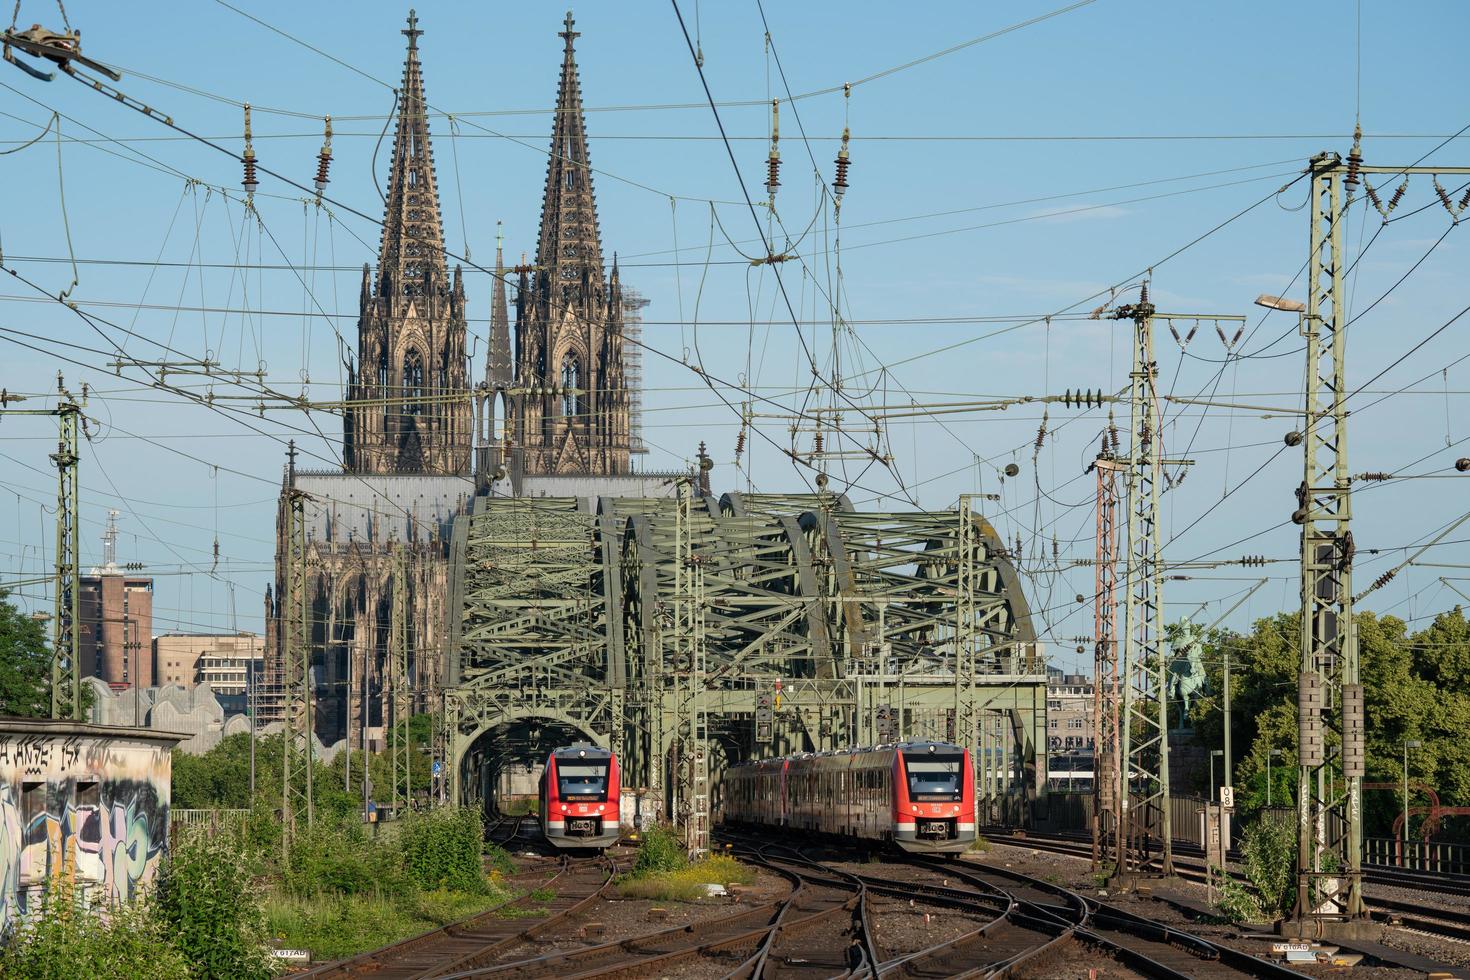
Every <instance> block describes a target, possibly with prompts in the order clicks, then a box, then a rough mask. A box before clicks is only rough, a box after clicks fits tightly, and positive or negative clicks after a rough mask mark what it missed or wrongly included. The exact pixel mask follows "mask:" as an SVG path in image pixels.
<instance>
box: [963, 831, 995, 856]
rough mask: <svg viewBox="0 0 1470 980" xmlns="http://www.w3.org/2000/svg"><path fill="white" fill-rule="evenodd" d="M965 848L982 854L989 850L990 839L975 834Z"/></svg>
mask: <svg viewBox="0 0 1470 980" xmlns="http://www.w3.org/2000/svg"><path fill="white" fill-rule="evenodd" d="M965 850H967V851H971V852H973V853H976V854H984V853H985V852H986V851H988V850H990V841H988V840H986V839H985V838H984V837H982V836H980V835H979V834H976V835H975V839H974V840H972V841H971V842H970V846H969V847H967V848H965Z"/></svg>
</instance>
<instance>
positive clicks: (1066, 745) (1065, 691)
mask: <svg viewBox="0 0 1470 980" xmlns="http://www.w3.org/2000/svg"><path fill="white" fill-rule="evenodd" d="M1047 674H1048V675H1047V684H1046V744H1047V756H1048V762H1047V782H1048V783H1049V785H1050V786H1051V788H1052V789H1074V790H1087V789H1090V788H1091V787H1092V777H1093V773H1094V772H1095V771H1096V768H1095V766H1096V755H1095V750H1096V738H1095V737H1094V735H1093V730H1092V719H1093V713H1094V712H1093V703H1092V697H1093V685H1092V678H1091V677H1088V676H1087V675H1086V674H1064V673H1062V672H1061V671H1059V670H1054V671H1048V672H1047Z"/></svg>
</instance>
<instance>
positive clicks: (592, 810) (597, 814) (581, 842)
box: [541, 744, 622, 849]
mask: <svg viewBox="0 0 1470 980" xmlns="http://www.w3.org/2000/svg"><path fill="white" fill-rule="evenodd" d="M618 777H619V773H618V757H617V756H616V755H614V754H613V753H612V752H609V751H608V750H607V749H600V748H597V747H596V746H593V745H584V744H579V745H573V746H570V747H568V748H562V749H557V750H555V751H554V752H552V753H551V756H550V758H548V759H547V760H546V771H545V772H543V773H542V774H541V832H542V834H543V835H544V836H545V837H546V842H547V843H548V844H550V845H551V846H552V847H559V848H593V849H602V848H605V847H611V846H612V845H613V844H616V843H617V842H618V839H619V837H621V836H622V833H621V830H620V829H619V825H618V802H619V798H620V796H621V793H622V787H621V786H620V785H619V780H618Z"/></svg>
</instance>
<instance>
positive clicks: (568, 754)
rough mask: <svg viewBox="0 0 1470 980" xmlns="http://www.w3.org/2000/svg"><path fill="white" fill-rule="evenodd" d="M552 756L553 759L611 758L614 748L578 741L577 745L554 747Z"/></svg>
mask: <svg viewBox="0 0 1470 980" xmlns="http://www.w3.org/2000/svg"><path fill="white" fill-rule="evenodd" d="M551 757H552V758H553V759H610V758H612V750H611V749H604V748H602V747H600V746H597V745H590V744H588V743H586V742H578V743H577V744H575V745H563V746H562V747H561V748H559V749H552V750H551Z"/></svg>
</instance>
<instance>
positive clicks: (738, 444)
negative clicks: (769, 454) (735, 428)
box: [735, 425, 745, 459]
mask: <svg viewBox="0 0 1470 980" xmlns="http://www.w3.org/2000/svg"><path fill="white" fill-rule="evenodd" d="M743 452H745V426H743V425H742V426H741V427H740V433H739V434H738V435H736V436H735V458H736V459H739V458H740V454H741V453H743Z"/></svg>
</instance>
